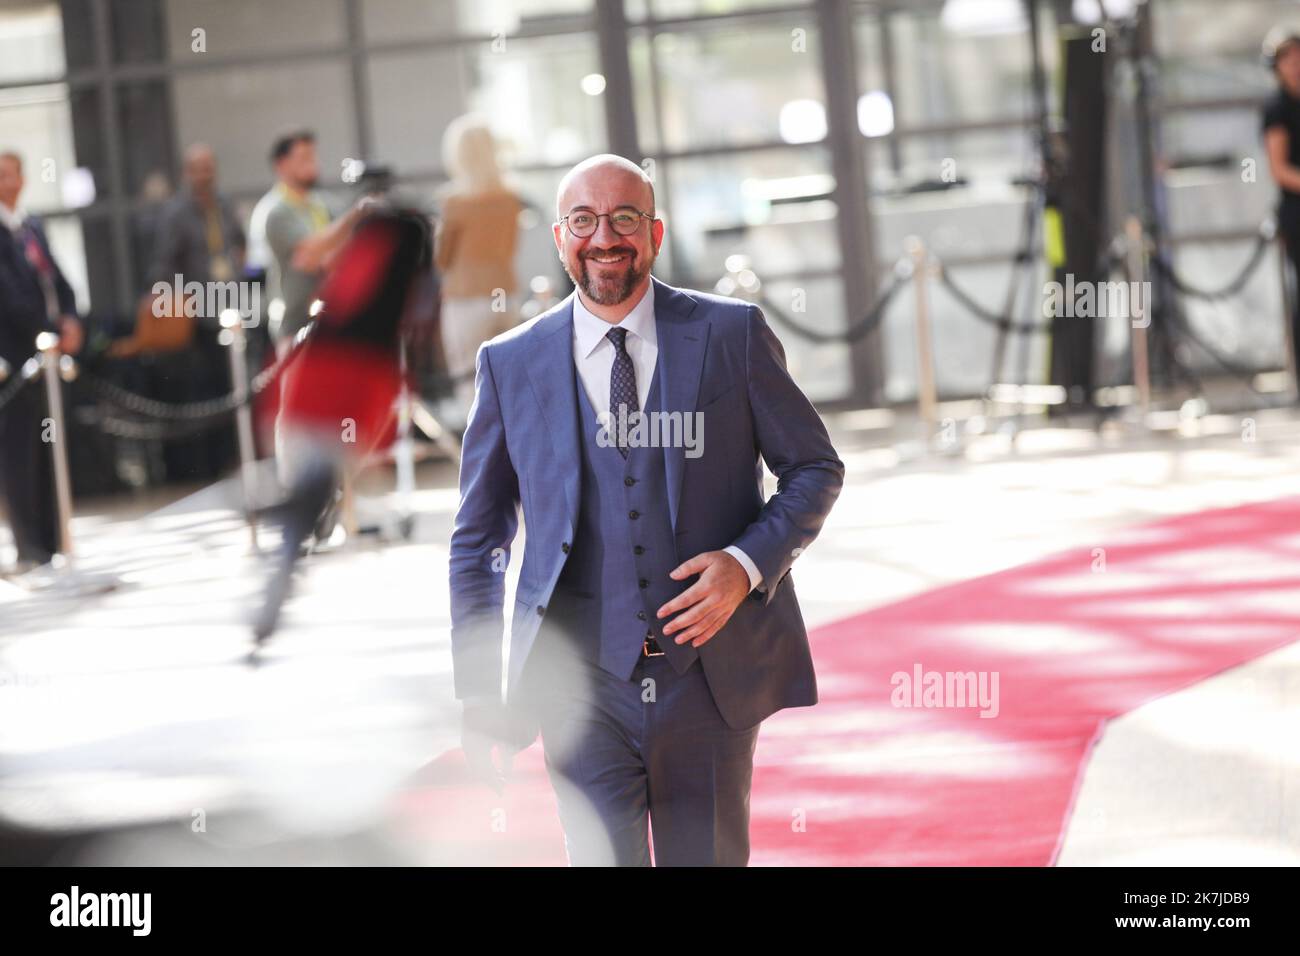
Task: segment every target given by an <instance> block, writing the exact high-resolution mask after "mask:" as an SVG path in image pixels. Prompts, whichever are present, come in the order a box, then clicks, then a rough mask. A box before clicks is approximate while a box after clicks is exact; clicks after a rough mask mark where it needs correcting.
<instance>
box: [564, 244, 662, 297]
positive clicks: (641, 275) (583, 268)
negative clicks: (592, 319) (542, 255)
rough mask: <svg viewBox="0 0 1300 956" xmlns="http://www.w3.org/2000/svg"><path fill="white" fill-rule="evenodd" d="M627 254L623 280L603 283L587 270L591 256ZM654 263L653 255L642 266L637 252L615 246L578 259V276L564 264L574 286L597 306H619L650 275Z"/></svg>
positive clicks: (567, 264) (626, 247)
mask: <svg viewBox="0 0 1300 956" xmlns="http://www.w3.org/2000/svg"><path fill="white" fill-rule="evenodd" d="M619 253H626V254H627V256H628V257H629V258H628V264H627V269H626V270H625V271H624V273H623V278H622V280H621V281H620V280H605V281H603V282H601V281H598V280H596V279H595V278H593V277H592V275H591V271H590V270H589V269H588V268H587V259H588V257H589V256H591V255H593V254H594V255H617V254H619ZM653 263H654V257H653V255H652V256H651V257H650V261H648V262H646V263H645V264H644V265H641V263H640V258H639V256H638V255H637V251H636V250H635V249H633V248H632V247H631V246H614V247H612V248H610V249H600V250H589V251H588V252H586V253H584V254H583V255H581V256H579V257H578V274H577V275H574V274H573V270H572V269H570V268H569V263H568V262H567V261H566V262H565V263H564V271H565V272H567V273H568V274H569V278H570V279H572V280H573V283H574V285H576V286H577V287H578V288H579V289H581V290H582V291H583V292H584V293H585V294H586V296H587V298H588V299H590V300H591V301H592V302H594V303H596V304H597V305H618V304H619V303H621V302H625V301H627V299H628V297H629V296H631V295H632V291H633V290H634V289H635V288H636V287H637V286H638V285H640V284H641V281H642V280H643V279H645V277H646V276H647V275H648V274H649V273H650V266H651V265H653Z"/></svg>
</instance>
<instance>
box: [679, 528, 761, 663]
mask: <svg viewBox="0 0 1300 956" xmlns="http://www.w3.org/2000/svg"><path fill="white" fill-rule="evenodd" d="M692 574H698V575H699V576H700V579H699V580H698V581H696V582H695V583H694V584H692V585H691V586H690V587H688V588H687V589H686V590H685V591H683V592H682V593H681V594H679V595H677V597H675V598H673V599H672V600H671V601H669V602H668V603H667V604H665V605H664V606H663V607H661V608H660V609H659V612H658V614H657V615H656V617H658V618H660V619H661V620H662V619H663V618H665V617H670V616H671V615H673V614H677V612H678V611H682V612H683V613H681V614H677V617H674V618H673V619H672V620H671V621H669V622H668V623H667V624H665V625H664V634H665V635H670V634H676V635H677V636H676V637H674V638H673V640H674V641H676V642H677V643H678V644H685V643H686V642H687V641H690V642H691V646H692V647H699V646H700V645H701V644H703V643H705V642H706V641H708V640H709V638H711V637H713V635H714V634H716V633H718V631H720V630H722V626H723V625H724V624H726V623H727V621H728V620H729V619H730V618H731V615H732V612H734V611H735V610H736V608H737V607H739V606H740V602H741V601H743V600H744V599H745V595H747V594H748V593H749V574H748V573H747V572H746V571H745V569H744V568H743V567H742V566H741V564H740V562H739V561H737V560H736V559H735V558H733V557H732V556H731V555H730V554H728V553H727V552H726V551H705V552H704V553H703V554H697V555H696V556H695V557H693V558H691V559H690V560H688V561H684V562H683V563H681V564H679V565H678V566H677V567H676V568H674V569H673V570H672V571H670V572H669V575H668V576H669V577H671V578H672V579H673V580H675V581H680V580H682V579H683V578H687V577H690V576H691V575H692Z"/></svg>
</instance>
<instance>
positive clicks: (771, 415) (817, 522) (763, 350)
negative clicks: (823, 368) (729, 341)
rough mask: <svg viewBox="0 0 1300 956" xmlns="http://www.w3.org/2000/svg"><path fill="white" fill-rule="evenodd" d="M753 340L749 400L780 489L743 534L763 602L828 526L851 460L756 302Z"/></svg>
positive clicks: (748, 353)
mask: <svg viewBox="0 0 1300 956" xmlns="http://www.w3.org/2000/svg"><path fill="white" fill-rule="evenodd" d="M748 320H749V321H748V326H747V336H748V338H747V342H746V366H747V369H748V389H749V404H750V408H751V410H752V413H753V417H754V438H755V443H756V445H757V450H758V452H759V454H761V455H762V457H763V461H764V462H765V463H766V464H767V467H768V469H769V470H770V471H771V472H772V473H773V474H774V475H776V479H777V490H776V494H774V495H773V496H772V497H771V498H769V499H768V500H767V502H766V503H765V504H764V505H763V508H762V510H761V511H760V512H759V513H758V517H757V518H755V519H754V521H753V523H752V524H750V526H749V527H748V528H746V529H745V530H744V531H743V532H742V533H741V535H740V537H739V538H737V539H736V541H735V542H733V543H734V545H735V546H736V547H738V548H740V549H741V550H742V551H744V552H745V554H747V555H749V557H750V559H751V560H752V561H753V562H754V564H755V565H757V567H758V569H759V572H760V573H761V574H762V576H763V580H762V584H761V585H760V588H761V589H762V590H763V592H764V597H763V603H764V604H767V603H770V602H771V600H772V597H773V595H774V594H775V593H776V587H777V585H778V584H779V583H780V581H781V579H782V578H783V577H785V574H786V572H787V571H789V570H790V566H791V565H792V564H793V563H794V559H795V558H796V557H797V556H798V555H799V553H800V552H802V551H803V549H804V548H807V547H808V545H809V544H811V543H812V542H813V540H814V539H815V538H816V537H817V534H818V533H819V532H820V531H821V527H822V524H823V523H824V522H825V520H826V516H827V515H828V514H829V513H830V510H831V506H832V505H833V504H834V503H835V499H836V498H838V497H839V493H840V489H841V488H842V487H843V485H844V463H843V462H842V461H840V459H839V457H838V456H837V455H836V453H835V448H834V447H833V446H832V445H831V440H830V436H829V435H828V434H827V432H826V426H825V425H823V424H822V420H821V416H819V415H818V414H817V410H816V409H814V408H813V406H812V403H811V402H810V401H809V400H808V397H807V396H806V395H804V393H803V392H802V391H801V390H800V389H799V386H798V385H797V384H795V381H794V379H793V378H791V377H790V373H789V371H788V370H787V369H786V364H785V350H784V348H783V347H782V346H781V341H780V340H779V339H778V338H777V337H776V334H775V333H774V332H773V331H772V329H771V328H770V327H769V326H768V324H767V321H766V319H764V317H763V313H762V311H760V310H759V308H758V307H757V306H753V305H751V306H750V307H749V316H748Z"/></svg>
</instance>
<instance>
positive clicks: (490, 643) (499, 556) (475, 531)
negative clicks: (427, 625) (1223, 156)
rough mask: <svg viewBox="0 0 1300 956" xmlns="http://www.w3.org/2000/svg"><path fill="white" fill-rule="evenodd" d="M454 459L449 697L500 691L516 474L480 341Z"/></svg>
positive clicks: (514, 527)
mask: <svg viewBox="0 0 1300 956" xmlns="http://www.w3.org/2000/svg"><path fill="white" fill-rule="evenodd" d="M474 392H475V397H474V404H473V406H472V407H471V409H470V413H469V422H468V424H467V426H466V429H465V438H464V442H463V446H462V449H461V460H460V507H459V508H458V509H457V511H456V520H455V524H454V526H453V528H452V532H451V556H450V561H449V564H450V576H451V648H452V666H453V669H454V676H455V688H456V697H457V698H459V699H463V698H465V697H468V696H471V695H473V696H479V695H491V696H493V697H496V696H499V695H500V693H501V673H502V672H501V658H502V644H503V643H504V636H505V613H504V604H505V579H506V574H505V569H506V567H507V566H508V565H509V561H510V546H511V544H512V543H513V542H514V539H515V532H516V531H517V530H518V527H519V511H518V508H519V478H518V475H517V474H516V473H515V469H514V464H513V463H512V462H511V461H510V455H509V452H508V451H507V449H506V432H505V422H504V421H503V420H502V417H501V403H500V398H499V396H498V393H497V386H496V381H495V380H494V378H493V375H492V361H491V357H490V352H489V350H488V347H487V346H486V345H484V346H480V348H479V350H478V359H477V362H476V371H475V383H474Z"/></svg>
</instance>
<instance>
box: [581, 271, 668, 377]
mask: <svg viewBox="0 0 1300 956" xmlns="http://www.w3.org/2000/svg"><path fill="white" fill-rule="evenodd" d="M616 327H617V328H621V329H627V330H628V331H629V332H631V333H632V334H633V335H635V336H638V337H639V338H641V339H644V340H645V341H647V342H649V343H650V344H651V345H654V344H656V343H657V341H658V340H657V338H656V336H655V284H654V283H653V282H650V283H648V284H647V285H646V289H645V294H644V295H642V296H641V300H640V301H639V302H637V304H636V305H634V306H633V307H632V311H631V312H629V313H628V314H627V315H625V316H623V319H622V321H620V322H617V323H616V324H615V325H610V324H609V323H608V322H606V321H605V320H604V319H602V318H600V317H599V316H596V315H592V313H591V312H590V311H589V310H588V309H587V307H586V306H585V305H583V303H582V296H580V295H579V294H578V293H577V292H574V294H573V334H574V337H575V338H576V339H577V342H578V354H579V355H581V356H582V357H583V358H586V357H587V356H588V355H590V354H591V353H592V352H593V351H594V350H595V349H596V346H598V345H600V343H601V341H602V340H604V339H605V337H606V333H608V332H609V330H610V329H612V328H616Z"/></svg>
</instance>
